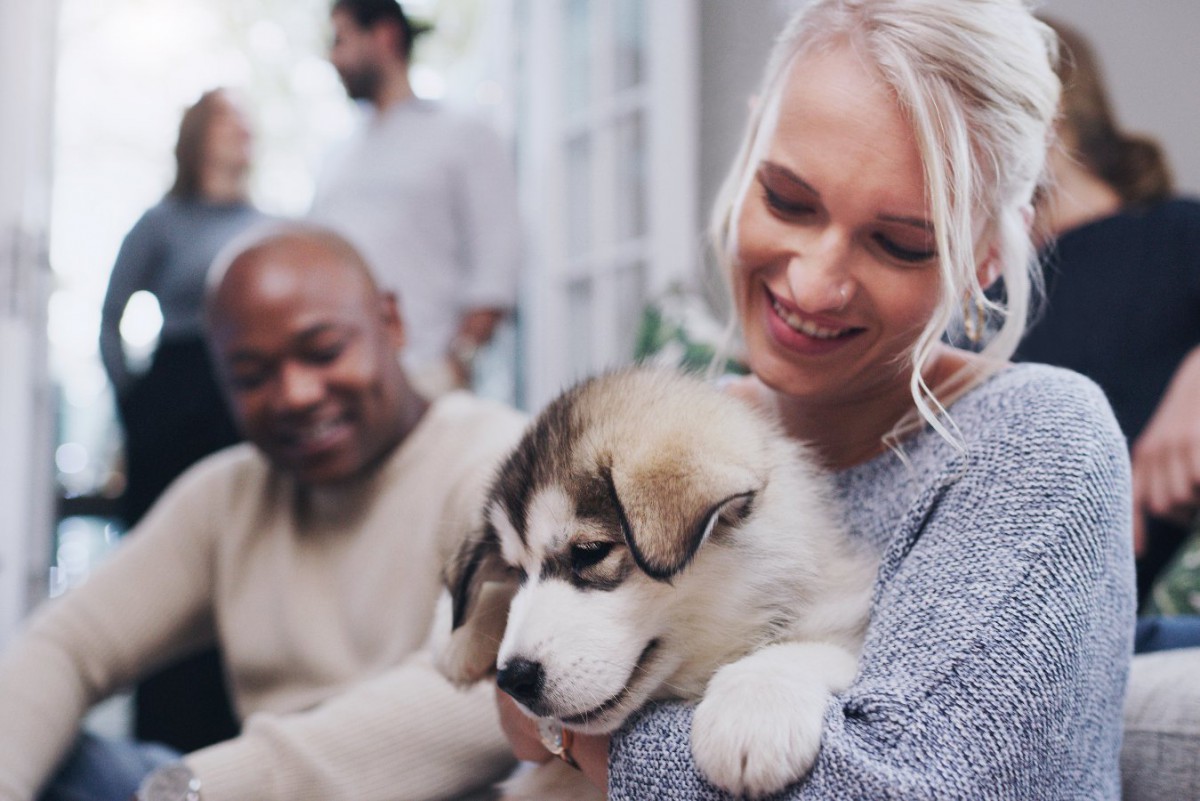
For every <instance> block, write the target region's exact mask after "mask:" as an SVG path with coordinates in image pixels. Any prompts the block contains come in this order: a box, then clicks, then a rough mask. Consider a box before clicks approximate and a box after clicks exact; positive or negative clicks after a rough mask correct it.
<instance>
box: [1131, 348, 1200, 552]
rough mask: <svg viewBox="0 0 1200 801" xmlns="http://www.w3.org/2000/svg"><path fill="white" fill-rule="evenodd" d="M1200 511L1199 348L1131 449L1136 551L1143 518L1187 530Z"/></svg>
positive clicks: (1142, 532) (1141, 542)
mask: <svg viewBox="0 0 1200 801" xmlns="http://www.w3.org/2000/svg"><path fill="white" fill-rule="evenodd" d="M1197 508H1200V348H1197V349H1195V350H1193V351H1192V352H1191V353H1189V354H1188V356H1187V357H1186V358H1185V359H1184V360H1183V361H1182V362H1181V363H1180V365H1179V367H1178V369H1176V371H1175V375H1174V376H1173V377H1172V378H1171V383H1170V384H1169V385H1168V386H1167V391H1166V393H1165V394H1164V395H1163V398H1162V400H1161V401H1159V404H1158V408H1157V409H1155V410H1154V416H1153V417H1151V418H1150V422H1149V423H1147V424H1146V428H1145V429H1144V430H1143V431H1142V434H1141V436H1139V437H1138V439H1137V442H1135V443H1134V445H1133V548H1134V552H1135V553H1137V554H1141V553H1142V552H1143V551H1144V550H1145V547H1146V543H1145V516H1146V515H1151V516H1153V517H1161V518H1165V519H1167V520H1172V521H1174V522H1177V523H1180V524H1181V525H1186V524H1187V523H1188V522H1190V521H1191V519H1192V518H1193V517H1195V515H1196V511H1197Z"/></svg>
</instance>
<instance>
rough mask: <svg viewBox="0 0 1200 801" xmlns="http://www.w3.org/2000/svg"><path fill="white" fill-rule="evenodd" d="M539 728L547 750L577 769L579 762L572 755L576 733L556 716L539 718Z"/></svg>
mask: <svg viewBox="0 0 1200 801" xmlns="http://www.w3.org/2000/svg"><path fill="white" fill-rule="evenodd" d="M537 730H538V737H539V738H541V740H542V746H543V747H544V748H545V749H546V750H547V751H549V752H550V753H551V754H554V756H556V757H558V758H559V759H561V760H562V761H563V762H566V763H567V764H568V765H570V766H571V767H573V768H575V769H576V770H578V769H579V763H578V762H576V761H575V757H573V756H571V743H572V742H573V741H574V739H575V735H574V733H573V732H572V731H571V730H570V729H564V728H563V725H562V721H559V720H557V719H555V718H538V720H537Z"/></svg>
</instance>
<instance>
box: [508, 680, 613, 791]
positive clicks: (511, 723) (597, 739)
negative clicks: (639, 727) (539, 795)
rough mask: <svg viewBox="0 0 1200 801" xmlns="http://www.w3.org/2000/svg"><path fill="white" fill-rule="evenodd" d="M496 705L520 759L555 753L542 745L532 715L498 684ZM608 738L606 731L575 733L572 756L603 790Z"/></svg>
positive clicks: (537, 759) (545, 758)
mask: <svg viewBox="0 0 1200 801" xmlns="http://www.w3.org/2000/svg"><path fill="white" fill-rule="evenodd" d="M496 708H497V709H499V710H500V728H501V729H503V730H504V736H505V737H507V738H508V742H509V744H510V745H511V746H512V750H513V755H514V756H516V758H517V759H520V760H523V761H525V762H539V763H541V762H548V761H549V760H550V759H551V758H552V757H553V754H551V753H550V752H549V751H547V750H546V748H545V746H543V745H542V738H541V737H539V736H538V731H537V724H536V723H534V721H533V718H531V717H529V716H528V715H526V714H525V713H524V712H522V711H521V709H520V707H518V706H517V702H516V701H514V700H513V699H512V698H511V697H509V695H508V693H505V692H503V691H502V690H500V689H499V688H496ZM608 740H609V738H608V735H606V734H576V735H575V738H574V743H573V744H572V746H571V756H572V757H574V759H575V761H576V762H577V763H578V764H579V769H580V770H582V771H583V775H585V776H587V778H588V780H589V781H590V782H591V783H592V784H594V785H596V786H597V787H599V788H600V789H602V790H607V789H608Z"/></svg>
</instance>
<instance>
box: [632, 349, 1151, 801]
mask: <svg viewBox="0 0 1200 801" xmlns="http://www.w3.org/2000/svg"><path fill="white" fill-rule="evenodd" d="M950 414H951V416H952V418H953V420H954V422H955V423H956V424H957V426H958V428H959V429H960V430H961V432H962V435H963V437H964V438H965V441H966V446H967V450H966V452H965V453H961V452H959V451H957V450H956V449H955V448H954V447H953V446H951V445H950V444H949V443H947V442H946V441H945V440H943V439H942V438H941V437H940V436H938V435H937V434H936V433H935V432H933V431H932V430H929V429H926V430H924V431H922V432H920V433H918V434H916V435H914V436H913V437H911V438H909V439H908V440H906V441H905V442H904V446H903V451H904V454H905V456H906V457H907V462H908V464H905V462H904V461H903V460H901V459H900V458H899V457H897V456H896V455H895V454H894V453H890V452H889V453H885V454H884V455H882V456H879V457H877V458H875V459H874V460H872V461H869V462H867V463H865V464H862V465H859V466H857V467H854V468H851V469H849V470H846V471H844V472H842V473H839V474H838V475H837V476H836V484H837V488H838V494H839V495H840V499H841V501H842V503H843V504H844V508H845V510H846V511H845V515H846V520H847V523H848V526H849V528H850V530H851V532H852V535H853V536H855V537H858V538H860V539H862V540H864V541H866V542H868V543H870V544H871V545H872V546H874V547H875V548H876V549H877V550H878V552H879V553H880V555H881V558H882V561H881V566H880V569H879V574H878V577H877V580H876V585H875V598H874V603H873V607H872V614H871V623H870V627H869V630H868V633H867V639H866V643H865V647H864V651H863V655H862V660H861V663H860V672H859V675H858V677H857V679H856V680H855V682H854V684H853V685H852V686H851V687H850V688H849V689H848V690H847V691H846V692H844V693H842V694H840V695H839V696H837V697H836V698H834V699H833V701H832V702H831V703H830V705H829V707H828V709H827V712H826V717H825V730H824V733H823V737H822V745H821V753H820V756H819V757H818V760H817V762H816V765H815V766H814V768H813V770H812V772H811V773H810V774H809V776H808V777H807V778H806V779H804V780H802V781H801V782H800V783H799V784H797V785H796V786H794V787H792V788H789V789H788V790H786V791H784V792H782V793H780V794H779V795H778V796H777V797H778V798H786V799H805V800H806V801H808V800H814V799H872V801H875V800H877V799H931V800H932V799H938V801H946V800H947V799H963V800H964V801H967V800H968V799H969V800H970V801H988V800H989V799H1012V800H1013V801H1016V800H1018V799H1020V800H1021V801H1055V800H1056V799H1080V800H1081V801H1082V800H1083V799H1087V801H1101V800H1103V799H1113V801H1116V799H1119V798H1120V781H1119V775H1118V754H1119V750H1120V745H1121V709H1122V700H1123V698H1124V694H1125V686H1126V680H1127V674H1128V670H1129V663H1130V655H1131V651H1132V637H1133V621H1134V578H1133V562H1132V547H1131V544H1130V520H1131V512H1130V501H1129V499H1130V494H1131V493H1130V484H1129V463H1128V456H1127V453H1126V447H1125V441H1124V438H1123V437H1122V435H1121V432H1120V430H1119V429H1118V427H1117V424H1116V421H1115V420H1114V418H1113V414H1112V411H1111V409H1110V408H1109V405H1108V402H1107V401H1106V400H1105V398H1104V396H1103V394H1102V393H1101V392H1100V390H1099V389H1098V388H1097V387H1096V386H1095V385H1094V384H1093V383H1092V382H1090V381H1089V380H1088V379H1085V378H1083V377H1081V376H1079V375H1077V374H1075V373H1072V372H1069V371H1065V370H1061V369H1058V368H1052V367H1046V366H1043V365H1034V364H1025V365H1018V366H1014V367H1010V368H1007V369H1005V370H1003V371H1001V372H999V373H997V374H996V375H994V376H992V377H991V378H990V379H988V380H987V381H985V382H983V383H982V384H980V385H979V386H978V387H976V388H974V389H973V390H971V391H970V392H968V393H966V394H965V395H963V396H962V397H961V398H959V399H958V400H957V401H956V402H955V403H954V404H953V405H952V406H951V409H950ZM691 714H692V709H691V707H690V706H688V705H684V704H679V703H675V704H661V705H657V706H654V707H650V708H648V709H647V710H645V711H644V712H643V714H641V715H640V716H638V717H636V718H635V719H634V720H632V721H631V722H630V723H629V724H627V726H626V728H625V729H624V730H623V731H622V732H621V733H619V734H618V735H616V736H614V738H613V741H612V748H611V751H610V755H609V798H610V799H612V800H613V801H623V799H647V798H670V799H724V798H728V797H729V796H727V795H725V794H723V793H722V792H721V791H719V790H717V789H715V788H714V787H712V786H711V785H709V784H707V783H706V782H705V781H704V779H703V778H702V777H701V776H700V775H699V774H698V773H697V771H696V769H695V766H694V763H693V761H692V757H691V752H690V746H689V733H690V728H691Z"/></svg>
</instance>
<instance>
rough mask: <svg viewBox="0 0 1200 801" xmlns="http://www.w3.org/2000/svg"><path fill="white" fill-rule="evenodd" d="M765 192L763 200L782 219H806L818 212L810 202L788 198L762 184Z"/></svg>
mask: <svg viewBox="0 0 1200 801" xmlns="http://www.w3.org/2000/svg"><path fill="white" fill-rule="evenodd" d="M760 185H761V186H762V191H763V200H764V201H765V202H766V204H767V207H768V208H770V209H771V211H773V212H775V214H777V215H778V216H780V217H784V218H788V219H795V218H799V217H806V216H809V215H811V214H814V213H815V212H816V208H815V207H814V206H813V205H812V204H811V203H808V202H805V201H803V200H797V199H792V198H787V197H784V196H783V195H781V194H780V193H779V192H776V191H774V190H773V189H771V187H770V186H768V185H767V184H766V183H760Z"/></svg>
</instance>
